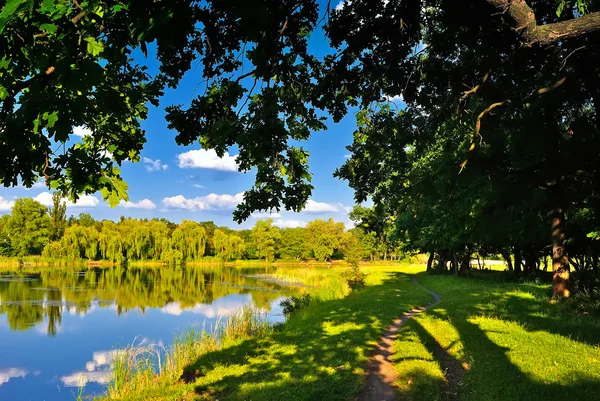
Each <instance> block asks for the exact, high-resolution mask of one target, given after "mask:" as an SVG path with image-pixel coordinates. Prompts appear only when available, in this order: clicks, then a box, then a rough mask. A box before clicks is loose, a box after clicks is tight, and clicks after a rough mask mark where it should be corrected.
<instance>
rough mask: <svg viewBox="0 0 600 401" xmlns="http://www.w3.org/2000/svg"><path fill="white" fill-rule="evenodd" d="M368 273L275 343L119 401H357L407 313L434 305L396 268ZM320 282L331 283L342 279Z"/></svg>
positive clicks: (206, 357)
mask: <svg viewBox="0 0 600 401" xmlns="http://www.w3.org/2000/svg"><path fill="white" fill-rule="evenodd" d="M364 270H365V272H366V273H368V277H367V286H366V287H365V288H364V289H362V290H360V291H357V292H352V293H350V294H349V295H347V296H345V297H343V298H340V299H329V300H321V301H319V300H317V301H314V302H313V303H311V304H310V305H309V306H308V307H307V308H306V309H303V310H301V311H299V312H298V313H297V314H295V315H293V316H292V317H291V318H290V319H289V320H288V321H287V322H286V323H285V324H284V325H282V326H280V327H278V328H277V330H276V331H275V332H274V333H273V334H272V335H267V336H264V337H262V338H256V337H252V338H247V339H244V340H242V341H236V342H232V343H230V344H225V345H224V346H223V347H220V348H219V349H217V350H215V351H212V352H208V353H204V354H202V355H201V356H200V357H199V358H197V359H196V360H195V361H194V362H192V363H190V364H189V365H188V366H187V367H185V368H184V374H183V376H182V377H183V379H184V380H182V381H181V382H178V383H176V384H172V385H162V384H161V383H160V382H159V381H156V382H155V385H154V386H153V387H152V388H148V389H146V390H144V391H136V392H135V394H133V393H131V394H127V396H126V397H122V398H117V397H113V399H127V400H132V401H133V400H164V401H166V400H182V399H183V400H211V401H216V400H220V401H225V400H240V401H241V400H253V401H261V400H262V401H266V400H269V401H272V400H289V401H300V400H306V401H308V400H321V399H322V400H348V399H352V398H353V397H355V396H356V395H357V394H358V393H359V391H360V390H361V388H362V386H363V384H364V369H363V367H364V364H365V362H366V360H367V358H368V355H369V354H370V352H371V350H372V349H373V347H374V345H375V343H376V341H377V339H378V338H379V336H380V335H381V333H382V332H383V330H384V328H385V327H387V326H388V325H389V324H390V322H391V321H392V320H393V319H394V318H396V317H397V316H398V315H400V314H401V313H402V312H404V311H406V310H409V309H411V308H413V307H414V306H417V305H420V304H423V303H425V302H427V301H428V300H429V299H430V296H429V295H428V294H427V293H426V292H424V291H422V290H420V289H417V288H416V287H414V285H413V284H412V283H411V281H410V278H409V277H408V276H407V275H405V274H401V273H399V271H398V270H399V269H398V267H367V268H365V269H364ZM410 270H411V271H416V269H410ZM278 271H279V270H278ZM280 273H281V272H280ZM316 275H317V276H318V275H322V277H324V278H326V277H327V275H329V276H331V277H333V276H334V275H337V273H336V272H335V271H334V270H331V271H330V272H329V273H327V272H320V273H318V274H316ZM311 277H312V278H311ZM311 277H305V280H306V282H310V280H313V279H314V277H315V276H311Z"/></svg>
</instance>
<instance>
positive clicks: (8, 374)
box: [0, 368, 29, 386]
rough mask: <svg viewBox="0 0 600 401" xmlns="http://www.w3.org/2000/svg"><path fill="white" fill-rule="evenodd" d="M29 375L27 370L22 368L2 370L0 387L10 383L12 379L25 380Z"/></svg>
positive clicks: (0, 370)
mask: <svg viewBox="0 0 600 401" xmlns="http://www.w3.org/2000/svg"><path fill="white" fill-rule="evenodd" d="M27 373H29V372H28V371H27V370H25V369H20V368H8V369H0V386H2V385H3V384H4V383H8V381H9V380H10V379H13V378H16V377H22V378H25V376H27Z"/></svg>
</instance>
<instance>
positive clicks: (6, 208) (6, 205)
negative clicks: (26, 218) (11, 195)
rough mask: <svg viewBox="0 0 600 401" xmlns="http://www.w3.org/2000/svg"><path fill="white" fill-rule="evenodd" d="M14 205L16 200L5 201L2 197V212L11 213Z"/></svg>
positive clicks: (0, 205) (0, 202)
mask: <svg viewBox="0 0 600 401" xmlns="http://www.w3.org/2000/svg"><path fill="white" fill-rule="evenodd" d="M14 205H15V201H14V200H8V199H4V198H3V197H2V196H0V212H10V211H11V210H12V208H13V206H14Z"/></svg>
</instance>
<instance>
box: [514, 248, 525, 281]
mask: <svg viewBox="0 0 600 401" xmlns="http://www.w3.org/2000/svg"><path fill="white" fill-rule="evenodd" d="M522 264H523V257H522V256H521V248H519V247H518V246H515V274H516V275H517V276H518V275H520V274H521V265H522Z"/></svg>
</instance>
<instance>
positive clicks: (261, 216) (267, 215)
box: [250, 212, 281, 219]
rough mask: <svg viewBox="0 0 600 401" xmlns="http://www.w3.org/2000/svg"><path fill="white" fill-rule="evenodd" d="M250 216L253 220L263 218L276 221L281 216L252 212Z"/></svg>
mask: <svg viewBox="0 0 600 401" xmlns="http://www.w3.org/2000/svg"><path fill="white" fill-rule="evenodd" d="M250 216H251V217H253V218H255V219H264V218H271V219H276V218H279V217H281V214H279V213H277V212H254V213H252V214H251V215H250Z"/></svg>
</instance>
